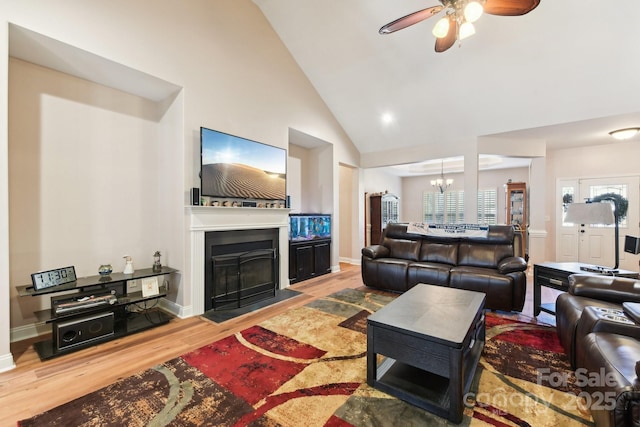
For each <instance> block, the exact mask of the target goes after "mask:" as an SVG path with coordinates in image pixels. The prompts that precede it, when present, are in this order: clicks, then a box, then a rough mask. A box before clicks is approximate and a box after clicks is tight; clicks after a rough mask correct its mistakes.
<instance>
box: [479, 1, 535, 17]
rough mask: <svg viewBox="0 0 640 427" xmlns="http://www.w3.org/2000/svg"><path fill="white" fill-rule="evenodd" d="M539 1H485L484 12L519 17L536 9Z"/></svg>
mask: <svg viewBox="0 0 640 427" xmlns="http://www.w3.org/2000/svg"><path fill="white" fill-rule="evenodd" d="M539 4H540V0H487V1H486V2H485V4H484V12H485V13H488V14H490V15H500V16H520V15H524V14H527V13H529V12H531V11H532V10H533V9H535V8H536V7H538V5H539Z"/></svg>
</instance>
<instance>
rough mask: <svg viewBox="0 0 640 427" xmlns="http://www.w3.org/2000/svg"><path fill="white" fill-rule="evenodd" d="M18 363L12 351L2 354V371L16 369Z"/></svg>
mask: <svg viewBox="0 0 640 427" xmlns="http://www.w3.org/2000/svg"><path fill="white" fill-rule="evenodd" d="M15 367H16V364H15V362H14V361H13V356H12V355H11V353H7V354H3V355H0V372H6V371H10V370H12V369H15Z"/></svg>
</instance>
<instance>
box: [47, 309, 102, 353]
mask: <svg viewBox="0 0 640 427" xmlns="http://www.w3.org/2000/svg"><path fill="white" fill-rule="evenodd" d="M109 336H113V312H111V311H110V312H108V313H99V314H96V315H94V316H88V317H81V318H79V319H71V320H67V321H66V322H56V323H54V326H53V342H54V343H55V344H56V348H57V349H58V350H64V349H67V348H70V347H75V346H77V345H80V344H86V343H89V342H92V341H96V340H99V339H102V338H104V337H109Z"/></svg>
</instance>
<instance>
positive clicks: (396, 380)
mask: <svg viewBox="0 0 640 427" xmlns="http://www.w3.org/2000/svg"><path fill="white" fill-rule="evenodd" d="M483 348H484V342H482V341H477V342H476V343H475V346H474V348H473V349H471V350H470V351H468V352H467V353H466V355H465V357H464V361H463V369H464V373H463V378H462V382H463V387H462V389H463V396H461V397H462V400H463V401H462V403H463V404H464V394H466V393H468V392H469V389H470V387H471V383H472V382H473V378H474V376H475V372H476V368H477V366H478V362H479V360H480V356H481V355H482V349H483ZM369 385H371V386H372V387H375V388H376V389H378V390H380V391H383V392H385V393H387V394H389V395H391V396H394V397H397V398H398V399H401V400H404V401H405V402H408V403H411V404H412V405H415V406H417V407H419V408H422V409H425V410H427V411H429V412H431V413H433V414H436V415H438V416H440V417H443V418H447V419H450V420H451V421H454V422H460V421H461V420H457V419H451V418H452V417H451V415H452V414H451V396H452V393H451V381H450V379H449V378H445V377H443V376H440V375H437V374H434V373H432V372H429V371H425V370H423V369H420V368H416V367H415V366H411V365H408V364H406V363H402V362H399V361H397V360H395V359H392V358H390V357H386V358H385V359H384V360H383V361H382V362H381V363H380V364H379V365H378V368H377V379H376V380H374V381H373V383H372V384H369Z"/></svg>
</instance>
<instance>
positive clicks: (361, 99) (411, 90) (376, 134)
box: [254, 0, 640, 166]
mask: <svg viewBox="0 0 640 427" xmlns="http://www.w3.org/2000/svg"><path fill="white" fill-rule="evenodd" d="M254 2H255V3H256V4H257V5H258V6H259V7H260V8H261V10H262V11H263V13H264V15H265V16H266V18H267V19H268V20H269V21H270V23H271V25H272V26H273V28H274V29H275V31H276V32H277V33H278V35H279V36H280V38H281V39H282V41H283V42H284V44H285V45H286V46H287V48H288V49H289V51H290V52H291V54H292V55H293V57H294V58H295V60H296V61H297V62H298V64H299V65H300V67H301V68H302V70H303V71H304V73H305V74H306V75H307V76H308V78H309V80H310V81H311V83H312V84H313V85H314V87H315V88H316V90H317V91H318V93H319V94H320V96H321V97H322V98H323V99H324V101H325V102H326V104H327V105H328V107H329V108H330V109H331V111H332V112H333V114H334V115H335V117H336V118H337V120H338V121H339V122H340V123H341V125H342V127H343V128H344V129H345V131H346V132H347V133H348V135H349V136H350V138H351V140H352V141H353V143H354V144H355V145H356V146H357V148H358V149H359V150H360V152H361V153H362V161H363V163H364V164H366V165H368V166H383V165H385V164H390V163H406V162H409V161H421V160H428V159H434V158H442V157H452V156H459V155H464V154H465V152H468V151H469V149H470V147H478V146H479V145H480V146H481V141H482V140H483V139H486V138H488V139H490V140H492V141H500V142H502V143H504V146H505V147H512V148H513V147H517V146H521V147H520V148H523V149H524V150H516V151H519V152H520V153H523V152H526V147H527V145H528V144H530V143H531V141H537V142H542V143H543V144H544V145H545V147H546V149H547V150H549V149H560V148H563V147H575V146H583V145H599V144H607V143H610V142H611V137H610V136H609V135H608V132H609V131H611V130H613V129H616V128H622V127H631V126H640V101H639V100H638V97H639V94H640V55H638V46H639V44H640V25H637V21H638V17H639V16H640V2H638V1H637V0H619V1H618V2H613V3H612V2H604V3H602V2H600V3H595V2H590V1H589V2H587V1H584V0H561V1H558V0H541V3H540V5H539V6H538V7H537V8H536V9H535V10H533V11H532V12H531V13H529V14H527V15H524V16H519V17H502V16H492V15H487V14H485V15H483V16H482V17H481V18H480V20H479V21H478V22H477V23H476V34H475V35H474V36H472V37H470V38H468V39H466V40H464V41H463V42H462V44H461V45H460V46H458V45H456V46H454V47H452V48H451V49H449V50H448V51H446V52H444V53H436V52H435V51H434V40H435V39H434V37H433V35H432V34H431V30H432V28H433V26H434V24H435V23H436V21H437V19H438V17H433V18H431V19H428V20H426V21H423V22H421V23H418V24H416V25H414V26H411V27H408V28H405V29H403V30H401V31H398V32H396V33H393V34H389V35H384V36H383V35H379V34H378V29H379V28H380V27H381V26H382V25H384V24H386V23H388V22H390V21H393V20H394V19H396V18H399V17H401V16H404V15H406V14H409V13H411V12H414V11H417V10H420V9H424V8H426V7H429V6H434V5H437V4H439V3H438V1H437V0H323V1H317V0H254ZM385 114H389V115H390V117H391V118H392V120H391V121H390V122H389V123H384V122H383V121H382V117H383V116H384V115H385ZM398 149H401V150H398ZM481 151H482V149H481V148H480V152H481ZM402 152H404V153H407V154H406V156H405V157H403V155H402V154H399V153H402Z"/></svg>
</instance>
